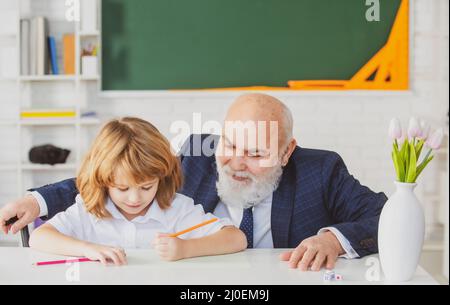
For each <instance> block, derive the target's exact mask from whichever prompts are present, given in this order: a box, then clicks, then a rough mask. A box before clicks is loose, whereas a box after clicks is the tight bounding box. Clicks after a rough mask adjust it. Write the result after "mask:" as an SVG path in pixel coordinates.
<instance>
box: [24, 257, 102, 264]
mask: <svg viewBox="0 0 450 305" xmlns="http://www.w3.org/2000/svg"><path fill="white" fill-rule="evenodd" d="M86 262H97V261H93V260H90V259H89V258H75V259H64V260H59V261H48V262H37V263H34V264H33V265H35V266H49V265H62V264H71V263H86Z"/></svg>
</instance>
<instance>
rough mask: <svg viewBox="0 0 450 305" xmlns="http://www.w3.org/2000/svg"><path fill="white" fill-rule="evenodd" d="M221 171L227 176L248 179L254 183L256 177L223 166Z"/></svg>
mask: <svg viewBox="0 0 450 305" xmlns="http://www.w3.org/2000/svg"><path fill="white" fill-rule="evenodd" d="M223 170H224V172H225V173H226V174H227V175H230V176H233V175H234V176H236V177H239V178H248V179H251V180H252V181H256V177H255V176H254V175H252V174H251V173H249V172H247V171H234V170H232V169H231V168H230V167H229V166H228V165H225V166H224V167H223Z"/></svg>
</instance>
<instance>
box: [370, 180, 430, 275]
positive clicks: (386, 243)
mask: <svg viewBox="0 0 450 305" xmlns="http://www.w3.org/2000/svg"><path fill="white" fill-rule="evenodd" d="M395 184H396V187H397V190H396V192H395V193H394V194H393V195H392V197H391V198H389V200H388V201H387V202H386V204H385V206H384V208H383V211H382V212H381V216H380V223H379V227H378V249H379V254H380V261H381V267H382V268H383V272H384V275H385V279H386V280H387V281H388V282H406V281H409V280H410V279H411V278H412V277H413V275H414V273H415V272H416V269H417V266H418V264H419V259H420V254H421V252H422V246H423V240H424V235H425V216H424V213H423V209H422V206H421V204H420V202H419V200H418V199H417V197H416V195H415V194H414V189H415V188H416V186H417V184H415V183H400V182H395Z"/></svg>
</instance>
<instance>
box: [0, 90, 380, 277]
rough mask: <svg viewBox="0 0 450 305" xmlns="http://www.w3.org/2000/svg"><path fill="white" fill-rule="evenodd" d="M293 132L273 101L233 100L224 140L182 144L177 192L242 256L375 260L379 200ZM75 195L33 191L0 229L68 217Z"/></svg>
mask: <svg viewBox="0 0 450 305" xmlns="http://www.w3.org/2000/svg"><path fill="white" fill-rule="evenodd" d="M293 124H294V120H293V117H292V114H291V112H290V110H289V109H288V108H287V107H286V106H285V105H284V104H283V103H282V102H281V101H279V100H278V99H276V98H274V97H271V96H268V95H264V94H246V95H243V96H240V97H239V98H238V99H237V100H236V101H235V102H234V103H233V104H232V105H231V107H230V108H229V111H228V113H227V115H226V118H225V123H224V126H223V131H222V135H220V136H216V135H192V136H191V137H190V138H189V139H188V141H187V142H186V144H185V145H184V146H183V148H182V150H181V152H180V161H181V164H182V168H183V173H184V176H185V183H184V185H183V187H182V189H181V190H180V193H182V194H184V195H186V196H189V197H191V198H193V199H194V201H195V203H196V204H201V205H202V206H203V208H204V210H205V212H211V213H214V214H215V215H216V216H218V217H228V218H230V219H231V220H232V222H233V223H234V224H235V225H236V226H237V227H239V228H240V229H241V230H242V231H243V232H244V233H245V235H246V236H247V241H248V247H249V248H287V249H288V248H290V250H287V251H286V252H284V253H282V254H281V256H280V259H281V260H283V261H288V262H289V266H290V267H291V268H298V269H300V270H302V271H306V270H308V269H310V270H313V271H319V270H320V269H321V268H322V267H326V268H327V269H332V268H333V267H334V265H335V262H336V259H337V258H338V257H345V258H348V259H352V258H358V257H363V256H365V255H369V254H372V253H376V252H378V246H377V233H378V221H379V216H380V213H381V210H382V208H383V206H384V203H385V202H386V200H387V198H386V196H385V195H384V194H383V193H374V192H373V191H371V190H370V189H369V188H367V187H365V186H363V185H361V184H360V183H359V181H358V180H356V179H355V178H354V177H353V176H352V175H350V174H349V172H348V170H347V168H346V166H345V164H344V162H343V160H342V159H341V157H340V156H339V155H338V154H337V153H334V152H330V151H323V150H315V149H307V148H301V147H299V146H297V142H296V140H295V139H294V137H293V132H292V131H293ZM252 126H254V127H256V128H251V127H252ZM77 194H78V191H77V189H76V187H75V181H74V179H69V180H65V181H62V182H59V183H56V184H52V185H47V186H44V187H41V188H38V189H36V190H33V192H32V193H31V194H30V195H28V196H26V197H24V198H22V199H20V200H18V201H16V202H13V203H11V204H8V205H6V206H5V207H4V208H3V209H2V210H0V222H1V221H2V220H3V221H5V220H7V219H9V217H12V216H17V217H18V218H19V221H18V222H17V223H15V224H14V225H13V226H12V228H11V230H12V231H13V233H17V232H18V231H19V230H20V229H21V228H22V227H24V226H25V225H26V224H28V223H31V222H32V221H33V220H34V219H35V218H37V217H42V218H43V219H47V218H51V217H52V216H54V215H55V214H57V213H58V212H60V211H63V210H65V209H67V207H69V206H70V205H72V204H73V202H74V199H75V197H76V195H77ZM2 228H3V230H4V231H6V227H5V226H4V225H3V224H2Z"/></svg>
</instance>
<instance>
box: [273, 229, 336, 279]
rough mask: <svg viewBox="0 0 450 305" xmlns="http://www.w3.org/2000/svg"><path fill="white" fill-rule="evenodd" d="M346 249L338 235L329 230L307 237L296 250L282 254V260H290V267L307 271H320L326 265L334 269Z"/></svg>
mask: <svg viewBox="0 0 450 305" xmlns="http://www.w3.org/2000/svg"><path fill="white" fill-rule="evenodd" d="M344 253H345V251H344V249H343V248H342V246H341V243H340V242H339V240H338V239H337V238H336V236H335V235H334V234H333V233H332V232H330V231H328V232H325V233H322V234H319V235H316V236H313V237H310V238H307V239H305V240H304V241H302V242H301V243H300V245H299V246H298V247H297V248H295V250H294V251H288V252H284V253H282V254H281V255H280V258H281V260H282V261H289V267H291V268H299V269H300V270H301V271H307V270H308V268H309V267H310V266H311V270H312V271H320V269H321V268H322V267H323V266H324V265H325V266H326V268H327V269H333V268H334V265H335V263H336V260H337V258H338V257H339V255H342V254H344Z"/></svg>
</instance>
